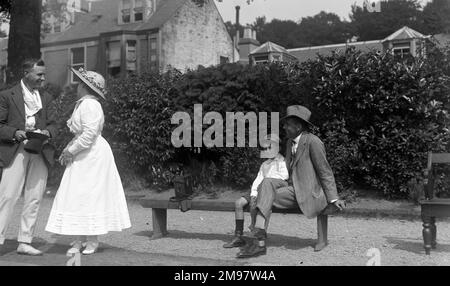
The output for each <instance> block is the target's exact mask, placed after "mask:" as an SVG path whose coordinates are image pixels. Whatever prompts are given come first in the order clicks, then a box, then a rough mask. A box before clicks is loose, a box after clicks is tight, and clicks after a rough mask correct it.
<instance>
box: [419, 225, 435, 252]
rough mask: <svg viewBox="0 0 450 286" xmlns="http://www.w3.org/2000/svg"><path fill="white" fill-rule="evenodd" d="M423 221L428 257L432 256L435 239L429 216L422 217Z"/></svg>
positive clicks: (424, 243)
mask: <svg viewBox="0 0 450 286" xmlns="http://www.w3.org/2000/svg"><path fill="white" fill-rule="evenodd" d="M422 221H423V224H422V225H423V230H422V235H423V247H424V248H425V253H426V254H427V255H430V251H431V241H432V239H433V235H432V231H431V217H429V216H422Z"/></svg>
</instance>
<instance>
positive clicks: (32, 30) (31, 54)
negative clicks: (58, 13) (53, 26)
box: [6, 0, 42, 82]
mask: <svg viewBox="0 0 450 286" xmlns="http://www.w3.org/2000/svg"><path fill="white" fill-rule="evenodd" d="M41 6H42V1H41V0H14V1H13V2H12V3H11V7H10V11H9V13H10V15H11V22H10V28H9V41H8V69H7V79H6V80H7V82H15V81H18V80H19V79H20V78H21V77H22V71H21V63H22V61H23V60H24V59H26V58H40V56H41V51H40V49H41V48H40V46H41V44H40V28H41Z"/></svg>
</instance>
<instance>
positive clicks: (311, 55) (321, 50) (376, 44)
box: [288, 40, 383, 62]
mask: <svg viewBox="0 0 450 286" xmlns="http://www.w3.org/2000/svg"><path fill="white" fill-rule="evenodd" d="M348 47H355V48H356V50H358V51H364V52H368V51H371V50H375V51H378V50H382V49H383V45H382V43H381V41H380V40H377V41H366V42H353V43H343V44H335V45H324V46H313V47H305V48H296V49H288V52H289V53H290V54H291V55H293V56H295V57H296V58H297V59H298V60H299V61H300V62H305V61H307V60H311V59H315V58H316V57H317V55H318V54H320V55H323V56H327V55H331V53H332V52H339V51H344V50H345V49H347V48H348Z"/></svg>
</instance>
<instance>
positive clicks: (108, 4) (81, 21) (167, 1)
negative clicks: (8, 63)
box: [41, 0, 187, 45]
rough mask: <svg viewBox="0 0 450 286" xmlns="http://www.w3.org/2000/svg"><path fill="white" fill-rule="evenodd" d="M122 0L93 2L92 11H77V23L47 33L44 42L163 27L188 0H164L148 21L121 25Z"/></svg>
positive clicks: (49, 42)
mask: <svg viewBox="0 0 450 286" xmlns="http://www.w3.org/2000/svg"><path fill="white" fill-rule="evenodd" d="M119 1H120V0H100V1H96V2H92V9H91V12H90V13H88V14H83V13H77V15H76V22H75V24H74V25H73V26H72V27H70V28H69V29H68V30H66V31H64V32H61V33H54V34H47V35H46V36H45V38H44V39H43V40H42V41H41V43H42V44H44V45H45V44H52V43H56V42H66V41H73V40H79V39H80V40H81V39H89V38H95V37H98V35H99V34H101V33H107V32H116V31H141V30H151V29H156V28H159V27H161V26H162V25H163V24H164V23H166V22H167V21H168V20H169V19H170V18H171V17H172V16H173V15H174V14H175V12H176V11H177V10H178V9H179V8H180V7H181V6H183V5H184V3H185V2H186V1H187V0H163V1H161V2H162V3H161V4H160V5H158V7H157V9H156V11H155V12H154V13H153V15H152V16H151V17H150V19H149V20H148V21H147V22H139V23H129V24H123V25H119V23H118V19H117V17H118V11H119Z"/></svg>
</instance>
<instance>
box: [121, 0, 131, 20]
mask: <svg viewBox="0 0 450 286" xmlns="http://www.w3.org/2000/svg"><path fill="white" fill-rule="evenodd" d="M131 1H132V0H122V11H121V12H122V23H130V22H131V4H132V3H131Z"/></svg>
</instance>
